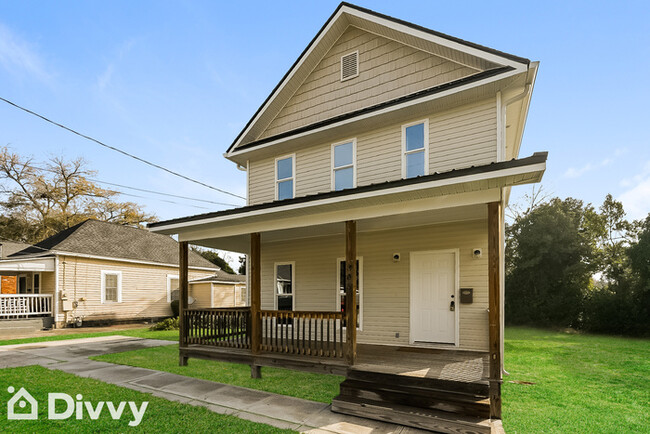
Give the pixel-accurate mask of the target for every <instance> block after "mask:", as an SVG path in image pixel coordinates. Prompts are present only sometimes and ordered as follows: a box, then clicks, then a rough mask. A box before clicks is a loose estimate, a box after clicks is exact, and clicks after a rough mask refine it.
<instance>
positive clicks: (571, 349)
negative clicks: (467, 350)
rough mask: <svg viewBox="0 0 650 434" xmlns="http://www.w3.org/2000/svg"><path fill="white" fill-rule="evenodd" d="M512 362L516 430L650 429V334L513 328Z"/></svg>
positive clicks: (508, 407) (509, 409)
mask: <svg viewBox="0 0 650 434" xmlns="http://www.w3.org/2000/svg"><path fill="white" fill-rule="evenodd" d="M505 366H506V370H507V371H508V372H509V373H510V376H507V377H505V378H504V385H503V425H504V428H505V429H506V432H508V433H538V432H556V433H584V432H590V433H596V432H599V433H633V432H650V340H643V339H627V338H619V337H609V336H595V335H579V334H567V333H557V332H549V331H543V330H535V329H527V328H507V329H506V343H505ZM509 381H529V382H533V383H535V384H532V385H523V384H516V383H510V382H509Z"/></svg>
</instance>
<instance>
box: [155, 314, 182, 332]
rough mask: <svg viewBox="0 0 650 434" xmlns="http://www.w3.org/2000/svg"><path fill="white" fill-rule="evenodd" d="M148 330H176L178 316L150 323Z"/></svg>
mask: <svg viewBox="0 0 650 434" xmlns="http://www.w3.org/2000/svg"><path fill="white" fill-rule="evenodd" d="M149 330H152V331H160V330H178V317H176V318H167V319H164V320H162V321H160V322H158V323H156V324H154V325H152V326H151V327H150V328H149Z"/></svg>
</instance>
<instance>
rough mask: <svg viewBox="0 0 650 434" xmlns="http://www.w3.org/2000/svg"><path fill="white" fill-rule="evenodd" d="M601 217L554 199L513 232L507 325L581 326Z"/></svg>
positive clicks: (525, 217)
mask: <svg viewBox="0 0 650 434" xmlns="http://www.w3.org/2000/svg"><path fill="white" fill-rule="evenodd" d="M595 220H597V214H596V213H595V211H594V209H593V207H591V206H590V205H587V206H585V205H584V204H583V203H582V201H580V200H577V199H573V198H568V199H565V200H560V199H559V198H554V199H552V200H550V201H549V202H547V203H543V204H541V205H539V206H537V207H535V208H534V209H532V210H531V211H530V212H528V213H527V214H523V215H522V216H520V217H519V218H517V219H516V220H515V222H514V223H513V224H512V225H511V226H510V227H509V228H508V237H509V239H508V243H507V256H508V260H507V264H508V267H507V272H506V300H505V302H506V319H507V320H508V322H510V323H517V324H534V325H541V326H562V327H568V326H573V327H575V326H577V325H578V324H579V319H580V314H581V311H582V295H583V290H584V288H587V287H588V286H589V284H590V278H591V275H592V273H593V272H594V271H595V269H596V264H595V263H594V261H593V257H594V249H595V245H596V242H595V238H596V237H597V231H596V230H595V229H594V224H593V222H594V221H595Z"/></svg>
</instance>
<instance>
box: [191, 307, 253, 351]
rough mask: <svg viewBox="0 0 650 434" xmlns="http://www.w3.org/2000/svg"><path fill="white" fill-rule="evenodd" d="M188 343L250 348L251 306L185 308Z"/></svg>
mask: <svg viewBox="0 0 650 434" xmlns="http://www.w3.org/2000/svg"><path fill="white" fill-rule="evenodd" d="M184 312H185V315H184V318H185V331H186V335H187V336H186V340H187V343H188V344H198V345H212V346H217V347H230V348H250V328H249V324H250V321H251V308H250V307H233V308H206V309H186V310H185V311H184Z"/></svg>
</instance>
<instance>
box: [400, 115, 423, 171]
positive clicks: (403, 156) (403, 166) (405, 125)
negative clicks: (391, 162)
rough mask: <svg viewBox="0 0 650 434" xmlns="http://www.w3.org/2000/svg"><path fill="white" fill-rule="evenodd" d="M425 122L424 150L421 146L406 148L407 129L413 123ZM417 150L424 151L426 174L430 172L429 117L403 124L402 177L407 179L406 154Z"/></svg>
mask: <svg viewBox="0 0 650 434" xmlns="http://www.w3.org/2000/svg"><path fill="white" fill-rule="evenodd" d="M418 124H424V151H420V148H418V149H414V150H412V151H407V150H406V129H407V128H408V127H412V126H413V125H418ZM417 152H424V175H428V174H429V119H421V120H419V121H415V122H409V123H408V124H404V125H402V179H406V155H408V154H414V153H417Z"/></svg>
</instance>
